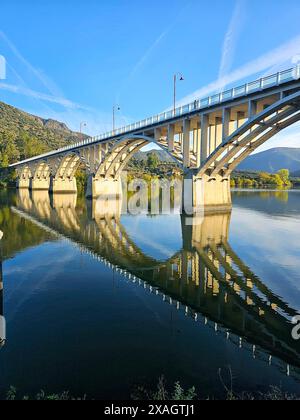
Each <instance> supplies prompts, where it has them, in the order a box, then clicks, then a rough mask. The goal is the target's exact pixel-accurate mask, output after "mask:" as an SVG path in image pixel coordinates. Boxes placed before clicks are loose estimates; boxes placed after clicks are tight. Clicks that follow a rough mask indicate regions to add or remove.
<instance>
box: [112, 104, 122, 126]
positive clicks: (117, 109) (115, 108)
mask: <svg viewBox="0 0 300 420" xmlns="http://www.w3.org/2000/svg"><path fill="white" fill-rule="evenodd" d="M120 110H121V107H120V105H114V106H113V131H115V128H116V111H120Z"/></svg>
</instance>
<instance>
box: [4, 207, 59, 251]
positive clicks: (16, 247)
mask: <svg viewBox="0 0 300 420" xmlns="http://www.w3.org/2000/svg"><path fill="white" fill-rule="evenodd" d="M0 226H1V230H2V231H3V232H4V237H3V239H2V242H3V244H2V246H3V258H4V259H7V258H11V257H12V256H13V255H15V254H16V253H18V252H19V251H22V250H24V249H26V248H29V247H32V246H36V245H38V244H41V243H43V242H45V241H47V240H50V239H51V238H50V237H49V234H47V233H46V232H45V231H44V230H42V229H40V228H39V227H37V226H35V225H33V224H32V223H30V222H28V221H27V220H25V219H21V218H20V217H18V216H17V215H15V214H13V213H11V212H10V209H9V207H8V206H7V207H6V206H5V207H2V208H0Z"/></svg>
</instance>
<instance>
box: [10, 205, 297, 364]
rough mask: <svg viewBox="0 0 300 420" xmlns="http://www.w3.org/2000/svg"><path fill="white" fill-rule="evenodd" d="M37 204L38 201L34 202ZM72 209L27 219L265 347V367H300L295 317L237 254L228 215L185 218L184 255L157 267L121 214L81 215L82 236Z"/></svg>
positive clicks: (229, 331)
mask: <svg viewBox="0 0 300 420" xmlns="http://www.w3.org/2000/svg"><path fill="white" fill-rule="evenodd" d="M32 201H36V199H35V198H34V197H32ZM58 201H59V200H58ZM27 202H28V200H26V201H25V203H27ZM47 205H48V204H47ZM18 207H21V202H20V203H19V205H18ZM71 207H72V204H71V203H69V204H68V205H66V203H65V205H61V213H65V216H64V217H63V216H62V215H60V216H59V217H57V216H58V213H57V210H56V208H57V207H56V208H55V209H52V213H51V215H50V217H48V218H47V216H45V214H46V213H45V212H43V213H42V214H39V213H38V211H39V210H38V209H39V208H40V207H39V205H37V204H33V205H32V206H31V207H30V209H29V210H28V209H27V210H25V213H23V216H22V217H26V214H27V215H28V217H30V218H31V219H30V220H32V221H33V222H34V220H36V223H39V226H41V227H42V226H43V225H41V220H42V223H44V224H45V225H46V226H45V228H46V229H49V228H51V229H52V231H54V232H58V235H64V236H66V237H67V238H68V239H69V238H71V240H73V241H74V242H75V243H76V244H79V245H78V246H80V248H81V249H82V250H84V249H85V250H86V252H88V253H89V254H90V253H91V252H92V253H93V255H94V256H95V258H97V259H99V260H101V261H106V262H107V263H108V264H109V265H110V266H111V267H112V268H115V269H116V270H120V271H121V272H122V273H124V274H127V275H128V276H129V277H130V278H132V279H143V281H146V282H147V284H148V285H150V288H154V289H155V290H158V291H161V292H162V293H163V294H164V295H165V296H169V297H170V302H178V303H177V305H179V306H180V304H182V305H184V306H186V307H187V309H186V310H187V311H188V312H189V311H192V312H193V313H196V314H197V313H198V314H199V315H200V314H201V315H203V316H204V317H206V318H207V319H209V320H211V321H212V322H214V323H215V325H216V326H217V328H223V329H225V331H227V334H229V335H231V334H233V335H236V336H237V337H243V338H245V339H246V341H248V342H250V343H252V345H254V347H255V346H259V347H260V348H262V349H264V351H265V352H267V353H268V355H267V360H269V361H270V360H272V357H271V356H277V357H278V358H279V359H280V360H283V361H285V362H286V363H288V364H289V365H294V366H298V367H300V366H299V365H300V363H299V360H300V359H299V348H298V347H297V342H296V341H294V340H293V339H292V337H291V324H290V320H291V318H292V317H293V316H294V315H297V311H296V310H294V309H293V308H291V307H289V305H287V304H286V303H285V302H284V301H283V300H282V299H280V298H279V297H278V296H276V295H275V294H274V293H273V292H272V290H270V289H269V288H268V287H267V286H266V285H265V284H264V283H263V282H262V281H261V280H260V279H259V278H258V277H257V276H256V275H255V274H254V273H253V272H252V271H251V270H250V269H249V268H248V267H247V266H246V265H245V264H244V263H243V262H242V261H241V259H240V258H239V257H238V255H237V254H236V253H235V252H234V251H233V249H232V248H231V246H230V244H229V242H228V234H229V224H230V214H229V213H227V214H217V215H208V216H205V218H204V219H203V220H202V222H201V221H200V223H198V224H196V225H189V224H188V223H186V219H185V218H182V231H183V248H182V250H181V251H179V252H178V253H176V254H175V255H173V256H170V258H168V259H167V260H165V261H157V260H155V259H153V258H150V257H148V256H147V255H145V254H144V253H143V251H142V250H141V249H139V248H138V247H137V246H136V245H135V244H134V241H132V239H131V238H130V237H129V236H128V234H127V232H126V229H125V228H124V226H122V224H121V221H120V215H119V214H118V212H117V213H115V214H113V213H111V214H109V215H108V214H105V213H102V214H101V212H100V211H99V208H97V211H95V208H94V209H93V211H92V217H90V216H88V214H87V212H86V211H85V212H83V211H82V210H81V211H80V213H76V212H75V216H76V220H77V223H78V224H79V226H80V228H79V229H77V228H76V227H75V226H74V225H72V224H70V223H66V222H65V221H66V220H68V217H69V216H68V214H69V213H68V209H70V208H71ZM74 207H75V206H74ZM116 208H118V207H117V206H116ZM119 208H120V207H119ZM23 209H24V207H23ZM63 220H64V222H61V221H63ZM189 221H190V219H188V221H187V222H189ZM198 222H199V220H198ZM91 250H93V251H91ZM142 284H143V283H142ZM239 343H240V341H239ZM239 345H240V344H239ZM281 366H283V365H282V364H281ZM285 368H286V365H285Z"/></svg>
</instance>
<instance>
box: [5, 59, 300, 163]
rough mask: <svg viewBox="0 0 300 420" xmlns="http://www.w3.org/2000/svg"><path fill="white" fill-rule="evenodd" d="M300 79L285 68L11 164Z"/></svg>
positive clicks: (297, 71) (294, 70)
mask: <svg viewBox="0 0 300 420" xmlns="http://www.w3.org/2000/svg"><path fill="white" fill-rule="evenodd" d="M298 79H300V65H298V66H297V67H293V68H290V69H288V70H284V71H281V72H278V73H275V74H272V75H270V76H266V77H263V78H261V79H258V80H255V81H254V82H250V83H246V84H244V85H242V86H238V87H235V88H232V89H230V90H226V91H224V92H221V93H218V94H215V95H212V96H209V97H207V98H204V99H196V100H195V101H194V102H192V103H189V104H187V105H184V106H181V107H178V108H176V109H175V110H172V111H167V112H163V113H161V114H158V115H155V116H153V117H150V118H146V119H144V120H142V121H138V122H136V123H133V124H129V125H127V126H125V127H121V128H118V129H116V130H113V131H109V132H107V133H104V134H101V135H99V136H96V137H91V138H88V139H86V140H83V141H81V142H78V143H74V144H72V145H70V146H65V147H62V148H60V149H57V150H54V151H53V152H49V153H45V154H43V155H40V156H36V157H34V158H31V159H27V160H24V161H22V162H18V163H15V164H13V165H10V167H14V166H17V165H20V164H22V163H28V162H32V161H33V160H36V159H43V158H45V157H49V156H52V155H56V154H58V153H61V152H66V151H68V150H72V149H76V148H78V147H82V146H88V145H92V144H93V143H99V142H101V141H104V140H108V139H110V138H113V137H118V136H120V135H122V134H125V133H130V132H134V131H136V130H139V129H141V128H146V127H150V126H152V125H154V124H157V123H160V122H164V121H168V120H172V119H173V118H177V117H180V116H183V115H187V114H189V113H191V112H196V111H198V110H202V109H205V108H209V107H211V106H215V105H219V104H222V103H224V102H228V101H231V100H233V99H235V98H239V97H242V96H245V95H249V94H252V93H255V92H259V91H262V90H264V89H268V88H271V87H274V86H279V85H282V84H284V83H288V82H291V81H293V80H298Z"/></svg>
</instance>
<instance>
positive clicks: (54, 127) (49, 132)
mask: <svg viewBox="0 0 300 420" xmlns="http://www.w3.org/2000/svg"><path fill="white" fill-rule="evenodd" d="M84 138H86V136H84V135H82V134H79V133H74V132H72V131H71V130H69V129H68V127H67V126H66V125H65V124H62V123H60V122H58V121H54V120H44V119H42V118H39V117H36V116H34V115H30V114H27V113H26V112H22V111H20V110H18V109H16V108H14V107H12V106H9V105H6V104H5V103H3V102H0V165H1V167H7V166H8V164H10V163H13V162H14V161H16V160H19V159H27V158H30V157H32V156H36V155H38V154H42V153H45V152H47V151H50V150H53V149H57V148H59V147H63V146H66V145H67V144H71V143H75V142H76V141H79V140H83V139H84Z"/></svg>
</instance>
